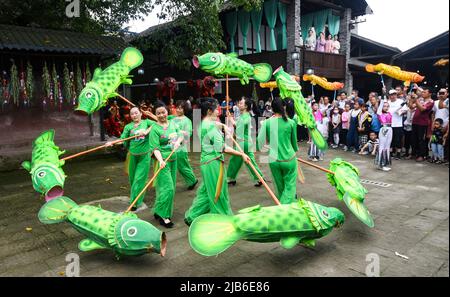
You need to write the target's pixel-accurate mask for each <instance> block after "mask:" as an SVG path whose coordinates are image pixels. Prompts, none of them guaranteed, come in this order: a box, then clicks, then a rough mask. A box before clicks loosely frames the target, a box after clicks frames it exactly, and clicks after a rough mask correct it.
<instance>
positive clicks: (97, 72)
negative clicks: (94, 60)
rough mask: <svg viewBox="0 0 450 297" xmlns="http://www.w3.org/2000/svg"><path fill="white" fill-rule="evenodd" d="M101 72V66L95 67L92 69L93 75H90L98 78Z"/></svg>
mask: <svg viewBox="0 0 450 297" xmlns="http://www.w3.org/2000/svg"><path fill="white" fill-rule="evenodd" d="M101 73H102V69H101V68H95V70H94V75H93V76H92V78H93V79H96V78H98V77H99V76H100V75H101Z"/></svg>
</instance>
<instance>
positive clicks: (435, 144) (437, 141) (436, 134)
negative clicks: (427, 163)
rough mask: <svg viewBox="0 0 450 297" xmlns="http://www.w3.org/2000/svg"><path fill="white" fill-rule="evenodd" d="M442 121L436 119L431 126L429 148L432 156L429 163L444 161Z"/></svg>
mask: <svg viewBox="0 0 450 297" xmlns="http://www.w3.org/2000/svg"><path fill="white" fill-rule="evenodd" d="M443 125H444V121H443V120H442V119H436V120H435V121H434V126H433V135H432V136H431V140H430V142H431V150H432V151H433V157H432V159H431V163H436V164H442V163H443V162H444V134H445V132H444V128H443Z"/></svg>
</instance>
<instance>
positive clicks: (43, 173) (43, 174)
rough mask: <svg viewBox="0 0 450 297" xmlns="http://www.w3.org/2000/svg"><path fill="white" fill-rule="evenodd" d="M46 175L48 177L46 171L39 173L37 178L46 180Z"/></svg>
mask: <svg viewBox="0 0 450 297" xmlns="http://www.w3.org/2000/svg"><path fill="white" fill-rule="evenodd" d="M45 175H46V173H45V171H39V172H38V174H37V176H38V177H39V178H44V177H45Z"/></svg>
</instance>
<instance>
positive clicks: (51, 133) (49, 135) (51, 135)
mask: <svg viewBox="0 0 450 297" xmlns="http://www.w3.org/2000/svg"><path fill="white" fill-rule="evenodd" d="M54 139H55V130H54V129H50V130H47V131H45V132H42V133H41V135H39V137H38V138H36V139H35V140H34V141H33V145H38V144H40V143H43V142H47V141H53V140H54Z"/></svg>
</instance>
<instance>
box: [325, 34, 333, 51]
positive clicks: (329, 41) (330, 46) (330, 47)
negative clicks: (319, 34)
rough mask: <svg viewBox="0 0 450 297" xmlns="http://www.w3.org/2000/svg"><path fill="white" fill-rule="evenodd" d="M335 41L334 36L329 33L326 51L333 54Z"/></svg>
mask: <svg viewBox="0 0 450 297" xmlns="http://www.w3.org/2000/svg"><path fill="white" fill-rule="evenodd" d="M333 46H334V41H333V37H332V36H331V34H330V35H328V37H327V42H326V43H325V52H326V53H329V54H331V53H332V52H333Z"/></svg>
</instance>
